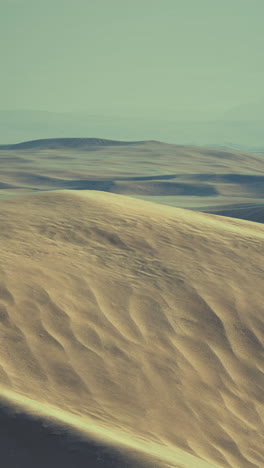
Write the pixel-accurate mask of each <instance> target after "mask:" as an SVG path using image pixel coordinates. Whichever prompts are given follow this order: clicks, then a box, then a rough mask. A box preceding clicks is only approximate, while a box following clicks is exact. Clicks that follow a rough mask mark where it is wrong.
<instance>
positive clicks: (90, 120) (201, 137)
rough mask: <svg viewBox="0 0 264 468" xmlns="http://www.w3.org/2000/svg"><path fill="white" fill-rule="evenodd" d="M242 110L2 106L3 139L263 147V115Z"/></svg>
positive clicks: (249, 149)
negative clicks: (189, 114)
mask: <svg viewBox="0 0 264 468" xmlns="http://www.w3.org/2000/svg"><path fill="white" fill-rule="evenodd" d="M263 108H264V106H263ZM260 110H261V109H260ZM243 112H244V114H243ZM243 112H242V110H241V109H237V110H235V109H234V110H230V111H229V112H228V113H226V114H223V115H222V116H219V118H218V119H217V120H208V121H205V120H196V121H194V120H189V121H187V120H186V116H185V115H184V116H183V118H182V119H180V117H179V115H178V114H175V116H174V117H173V114H171V116H170V117H169V118H168V119H163V118H162V117H160V116H157V117H156V116H153V117H152V118H150V119H146V118H145V119H144V118H140V117H139V118H136V117H118V116H105V115H101V116H100V115H90V114H89V113H85V112H79V113H77V112H75V113H55V112H44V111H43V112H41V111H0V144H2V145H9V144H14V143H19V142H21V141H29V140H40V139H41V140H42V139H53V138H57V137H60V138H62V139H64V138H68V137H69V136H71V137H75V138H83V137H94V138H98V139H100V140H101V139H102V138H103V139H105V140H114V141H116V140H119V141H120V140H123V141H142V140H159V141H166V142H168V143H174V144H178V145H198V146H210V145H214V146H216V147H225V148H231V149H236V150H238V151H240V150H241V151H247V152H252V151H259V152H262V151H263V149H264V120H263V119H259V120H258V119H253V118H252V116H253V110H252V112H251V113H250V112H248V115H249V118H248V119H246V115H247V112H246V109H244V111H243ZM242 114H243V115H244V116H245V118H242ZM258 115H259V116H260V113H259V114H258Z"/></svg>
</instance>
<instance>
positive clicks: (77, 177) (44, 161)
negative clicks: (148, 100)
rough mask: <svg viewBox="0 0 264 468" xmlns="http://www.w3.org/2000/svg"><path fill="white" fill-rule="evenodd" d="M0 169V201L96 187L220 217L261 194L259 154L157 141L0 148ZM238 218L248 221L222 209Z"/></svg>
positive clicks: (66, 141)
mask: <svg viewBox="0 0 264 468" xmlns="http://www.w3.org/2000/svg"><path fill="white" fill-rule="evenodd" d="M0 166H1V171H0V197H1V198H3V197H7V196H15V195H19V194H20V192H21V190H24V191H27V192H28V193H29V192H31V191H33V190H34V191H47V190H63V189H66V190H68V189H69V190H98V191H104V192H110V193H116V194H121V195H126V196H131V197H136V198H141V199H144V200H149V201H154V202H156V203H161V204H167V205H173V206H178V207H182V208H189V209H194V210H200V211H206V210H207V211H213V212H218V213H219V214H221V215H225V211H226V209H228V206H229V205H232V206H233V208H234V205H242V204H243V205H244V204H249V203H251V204H259V203H261V202H262V200H263V196H264V157H263V156H261V155H256V154H247V153H242V152H235V151H230V150H229V151H225V150H219V149H213V148H202V147H195V146H182V145H172V144H166V143H161V142H158V141H138V142H122V141H111V140H105V139H99V138H54V139H47V140H35V141H28V142H23V143H18V144H16V145H7V146H0ZM211 207H212V209H211ZM218 207H223V210H222V212H221V213H220V210H219V209H218ZM240 215H241V217H242V218H246V219H251V215H250V213H249V212H248V213H244V212H242V211H241V210H240V209H238V210H237V211H236V210H235V209H231V210H230V211H229V216H232V217H240ZM259 219H261V217H260V218H259ZM252 220H253V221H254V220H255V218H254V216H253V218H252Z"/></svg>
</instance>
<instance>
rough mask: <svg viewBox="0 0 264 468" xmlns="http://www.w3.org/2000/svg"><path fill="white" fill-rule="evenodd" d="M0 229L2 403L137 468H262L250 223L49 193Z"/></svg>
mask: <svg viewBox="0 0 264 468" xmlns="http://www.w3.org/2000/svg"><path fill="white" fill-rule="evenodd" d="M0 226H1V229H0V252H1V253H0V256H1V257H0V258H1V266H0V335H1V340H0V349H1V352H0V396H1V398H2V402H3V403H4V402H5V403H6V402H7V401H8V402H9V404H11V406H12V405H13V406H17V405H18V406H21V407H23V408H24V410H25V411H26V412H28V413H31V412H33V413H37V414H38V415H40V416H41V417H43V418H44V417H48V418H53V419H54V420H56V421H59V422H60V423H63V424H65V425H70V426H72V427H74V428H75V429H77V430H79V431H81V432H83V433H85V434H87V436H88V435H89V437H93V438H94V439H96V440H97V439H98V440H101V441H102V440H104V441H106V442H107V443H111V444H113V445H116V446H118V447H119V448H126V449H128V448H129V449H130V450H137V451H140V452H141V453H142V455H143V454H144V456H147V457H156V461H155V463H154V462H153V463H152V466H163V467H184V468H207V467H208V468H209V467H211V468H213V467H214V468H216V467H218V468H219V467H222V468H224V467H228V468H237V467H239V468H257V467H261V466H263V465H264V451H263V447H264V444H263V442H264V431H263V429H264V428H263V420H264V408H263V403H264V394H263V384H264V381H263V370H264V364H263V363H264V360H263V339H264V309H263V292H262V287H263V239H264V227H263V226H262V225H261V224H257V223H253V222H248V221H241V220H235V219H228V218H221V217H218V216H213V215H209V214H201V213H196V212H190V211H187V210H181V209H177V208H172V207H167V206H162V205H157V204H154V203H148V202H145V201H142V200H134V199H131V198H128V197H124V196H120V195H114V194H109V193H102V192H94V191H89V192H86V191H82V192H75V191H60V192H49V193H42V194H37V195H33V196H22V197H17V198H13V199H11V198H9V199H3V200H1V202H0ZM106 466H107V465H106ZM135 466H137V465H135ZM138 466H139V465H138Z"/></svg>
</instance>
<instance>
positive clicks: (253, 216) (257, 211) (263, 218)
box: [202, 203, 264, 224]
mask: <svg viewBox="0 0 264 468" xmlns="http://www.w3.org/2000/svg"><path fill="white" fill-rule="evenodd" d="M202 211H203V212H204V213H211V214H216V215H218V216H227V217H228V218H237V219H244V220H246V221H253V222H255V223H262V224H263V223H264V203H259V204H258V203H245V204H234V205H227V206H223V205H222V206H218V207H215V208H213V209H209V208H206V209H204V210H202Z"/></svg>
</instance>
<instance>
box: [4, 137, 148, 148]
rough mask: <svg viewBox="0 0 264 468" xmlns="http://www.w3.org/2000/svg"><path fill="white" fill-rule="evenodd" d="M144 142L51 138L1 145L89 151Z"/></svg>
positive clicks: (5, 146) (6, 146)
mask: <svg viewBox="0 0 264 468" xmlns="http://www.w3.org/2000/svg"><path fill="white" fill-rule="evenodd" d="M142 143H144V142H142V141H115V140H104V139H100V138H50V139H43V140H31V141H25V142H22V143H17V144H13V145H1V146H0V149H5V150H6V149H7V150H9V149H10V150H12V149H14V150H15V149H80V150H87V149H89V148H90V147H93V149H94V146H126V145H136V144H142Z"/></svg>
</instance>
